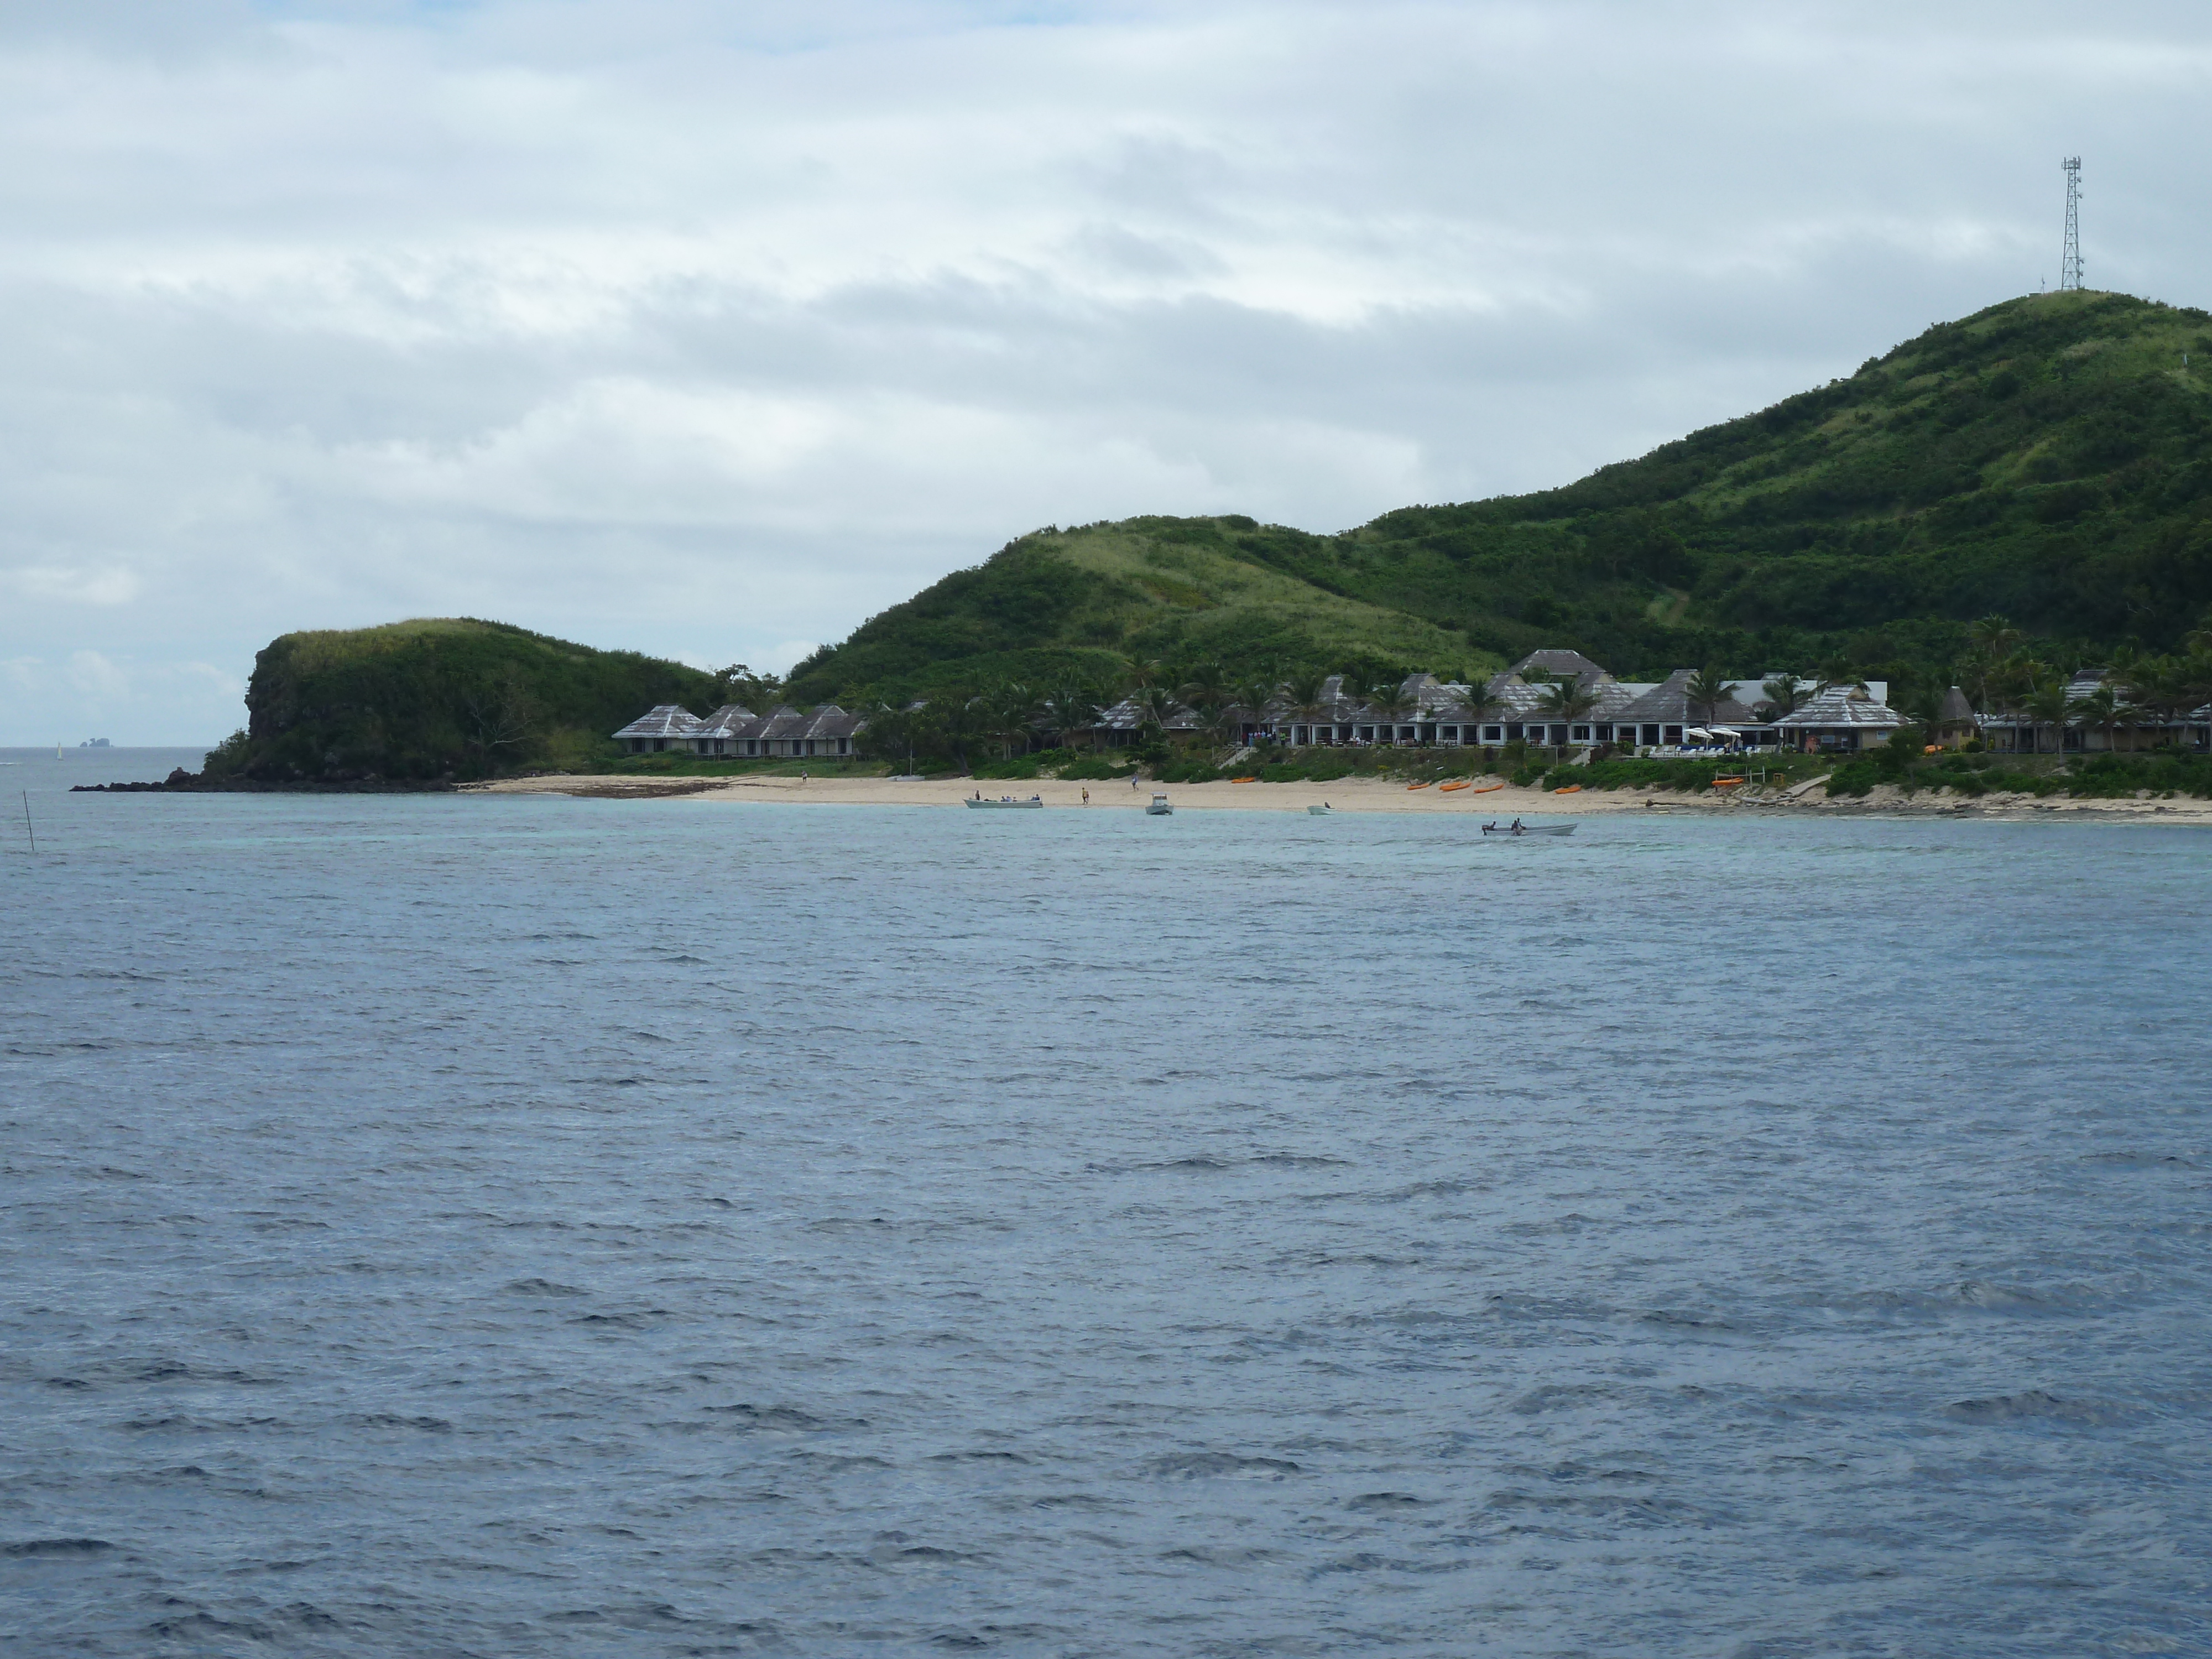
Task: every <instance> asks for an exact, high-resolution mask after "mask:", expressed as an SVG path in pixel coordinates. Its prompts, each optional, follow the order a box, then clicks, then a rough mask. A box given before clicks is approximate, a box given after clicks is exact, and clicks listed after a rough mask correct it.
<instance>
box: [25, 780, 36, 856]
mask: <svg viewBox="0 0 2212 1659" xmlns="http://www.w3.org/2000/svg"><path fill="white" fill-rule="evenodd" d="M23 833H24V834H25V835H27V836H29V837H30V838H31V851H32V852H33V853H34V854H35V853H36V852H37V851H38V850H39V832H38V831H37V830H35V829H32V828H31V792H30V791H29V790H27V789H26V790H25V791H24V792H23Z"/></svg>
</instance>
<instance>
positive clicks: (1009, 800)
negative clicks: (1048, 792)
mask: <svg viewBox="0 0 2212 1659" xmlns="http://www.w3.org/2000/svg"><path fill="white" fill-rule="evenodd" d="M968 805H970V806H984V807H993V808H997V807H1010V806H1034V807H1037V808H1039V809H1040V810H1041V809H1042V807H1043V805H1044V797H1043V796H1042V795H1031V796H1030V798H1029V799H1027V800H1017V799H1015V798H1014V797H1013V796H1012V795H1001V796H1000V797H999V798H998V799H996V800H985V799H983V798H982V797H981V795H970V796H969V798H968Z"/></svg>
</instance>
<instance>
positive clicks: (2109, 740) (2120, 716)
mask: <svg viewBox="0 0 2212 1659" xmlns="http://www.w3.org/2000/svg"><path fill="white" fill-rule="evenodd" d="M2146 712H2148V711H2146V710H2144V709H2142V708H2137V707H2136V705H2135V704H2134V703H2132V702H2129V701H2128V699H2127V697H2126V696H2124V695H2123V694H2122V691H2121V690H2120V687H2119V686H2118V684H2115V683H2114V682H2113V681H2112V680H2104V681H2101V682H2100V683H2099V684H2098V685H2097V687H2096V688H2095V690H2092V691H2091V692H2089V694H2088V695H2087V696H2081V697H2076V698H2075V699H2074V701H2073V702H2069V703H2068V704H2067V705H2066V713H2067V714H2068V716H2069V718H2070V719H2071V720H2074V721H2075V722H2076V723H2077V724H2079V725H2082V726H2095V727H2096V728H2097V730H2098V731H2100V732H2103V733H2104V734H2105V752H2106V754H2111V753H2112V751H2113V750H2115V749H2117V748H2118V743H2117V742H2116V741H2115V739H2116V738H2118V734H2119V729H2120V727H2122V726H2133V725H2136V723H2138V722H2140V721H2141V720H2142V717H2143V715H2144V714H2145V713H2146ZM2134 746H2135V745H2134V743H2133V741H2132V740H2130V744H2129V747H2130V749H2132V748H2133V747H2134Z"/></svg>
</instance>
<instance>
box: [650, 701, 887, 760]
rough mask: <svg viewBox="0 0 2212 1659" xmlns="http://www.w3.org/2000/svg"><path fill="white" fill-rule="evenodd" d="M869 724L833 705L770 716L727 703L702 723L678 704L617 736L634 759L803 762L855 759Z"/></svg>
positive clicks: (783, 709)
mask: <svg viewBox="0 0 2212 1659" xmlns="http://www.w3.org/2000/svg"><path fill="white" fill-rule="evenodd" d="M866 724H867V722H866V720H863V719H862V718H861V717H860V715H858V714H847V713H846V712H845V711H844V710H843V709H842V708H838V707H837V705H836V703H834V702H825V703H821V704H818V705H817V706H816V707H815V708H811V709H809V710H805V711H803V712H802V711H801V710H799V709H796V708H790V707H789V706H787V705H779V706H778V707H776V708H771V709H770V710H769V712H768V713H767V714H754V713H753V712H752V710H750V708H742V707H740V706H739V705H738V704H737V703H733V702H732V703H725V704H724V705H723V706H722V707H721V708H717V709H716V710H715V711H714V713H713V714H709V715H708V717H707V718H706V719H705V720H701V719H700V718H699V717H698V716H697V715H696V714H691V713H690V712H689V711H688V710H686V709H684V708H678V706H677V705H676V704H674V703H663V704H661V705H660V706H659V708H654V709H653V710H652V711H651V712H649V713H647V714H641V715H640V716H639V717H638V718H637V719H636V720H632V721H631V722H630V723H629V725H628V726H624V727H623V729H622V730H621V731H619V732H616V733H615V734H614V738H615V741H616V742H617V743H618V744H621V745H622V746H623V749H624V750H627V751H628V752H629V753H630V754H633V755H658V754H661V753H663V752H665V751H666V750H678V751H679V752H684V753H689V754H694V755H708V756H715V757H722V758H726V759H738V760H747V759H757V758H760V757H766V756H775V757H782V758H786V759H793V760H798V759H805V758H810V757H817V756H819V757H829V756H836V755H850V754H851V753H852V752H853V739H854V738H855V737H856V736H858V735H859V733H860V729H861V728H862V727H863V726H866Z"/></svg>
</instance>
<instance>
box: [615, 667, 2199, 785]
mask: <svg viewBox="0 0 2212 1659" xmlns="http://www.w3.org/2000/svg"><path fill="white" fill-rule="evenodd" d="M1692 677H1693V676H1692V671H1691V670H1689V669H1686V668H1682V669H1677V670H1676V671H1674V673H1672V674H1669V675H1668V677H1667V678H1665V679H1663V680H1659V681H1656V682H1638V681H1629V680H1617V679H1615V678H1613V676H1612V675H1611V674H1610V673H1608V672H1607V671H1605V670H1604V669H1602V668H1601V667H1599V666H1598V665H1597V664H1595V663H1594V662H1592V661H1590V660H1589V658H1587V657H1585V656H1583V655H1582V654H1581V653H1579V652H1575V651H1537V652H1532V653H1529V654H1528V656H1526V657H1523V658H1522V659H1521V660H1520V661H1519V662H1517V663H1516V664H1514V665H1513V666H1512V667H1510V668H1509V669H1507V670H1506V671H1504V672H1503V673H1501V674H1498V675H1494V676H1493V677H1492V678H1491V679H1490V680H1489V681H1488V682H1487V683H1486V684H1485V685H1484V686H1483V688H1482V690H1480V692H1479V693H1478V692H1477V691H1476V690H1474V687H1472V686H1468V685H1462V684H1458V683H1456V682H1454V681H1447V680H1440V679H1438V678H1436V677H1435V676H1434V675H1432V674H1415V675H1413V676H1411V677H1410V678H1407V680H1406V681H1405V682H1404V683H1403V684H1402V685H1401V687H1400V702H1399V705H1398V706H1397V707H1395V708H1389V709H1387V710H1386V709H1383V708H1378V707H1376V704H1375V703H1373V702H1370V700H1368V699H1366V698H1364V697H1360V696H1353V695H1352V694H1350V693H1348V692H1347V691H1346V689H1345V684H1344V677H1343V676H1342V675H1340V674H1333V675H1331V676H1330V677H1329V678H1328V679H1327V680H1325V681H1324V682H1322V687H1321V691H1320V696H1318V698H1317V699H1316V701H1315V702H1313V703H1311V704H1309V705H1304V706H1302V707H1296V708H1293V707H1292V706H1291V705H1290V704H1289V703H1288V702H1281V701H1278V702H1273V703H1270V704H1269V705H1268V706H1267V708H1256V709H1255V708H1239V709H1232V710H1231V711H1230V714H1229V722H1228V724H1229V729H1230V730H1231V731H1233V732H1235V733H1236V735H1237V738H1238V739H1239V741H1240V742H1242V743H1243V744H1247V745H1249V744H1257V743H1279V744H1286V745H1288V746H1290V747H1292V748H1300V749H1303V748H1308V747H1316V746H1317V747H1332V746H1341V747H1368V746H1376V747H1385V748H1389V747H1397V748H1424V749H1426V748H1443V749H1455V748H1470V747H1485V748H1492V747H1502V746H1503V745H1504V744H1510V743H1526V744H1532V745H1535V746H1539V747H1542V748H1552V749H1565V748H1576V747H1595V746H1597V745H1598V744H1614V745H1616V746H1618V747H1620V748H1623V749H1640V750H1662V751H1663V750H1672V749H1681V748H1700V747H1707V746H1712V745H1718V746H1723V747H1727V748H1731V749H1733V748H1746V749H1791V750H1807V751H1827V752H1834V753H1850V752H1855V751H1857V750H1862V749H1868V748H1872V747H1874V746H1875V745H1877V744H1882V743H1886V742H1887V741H1888V740H1889V737H1890V734H1891V733H1892V732H1895V731H1897V730H1898V729H1899V727H1901V726H1906V725H1908V724H1910V722H1909V721H1908V720H1907V719H1906V718H1905V716H1904V715H1903V714H1899V713H1898V712H1897V711H1896V710H1895V709H1893V708H1890V707H1889V704H1888V702H1887V696H1888V690H1889V688H1888V685H1887V683H1886V682H1884V681H1881V680H1869V681H1864V682H1862V683H1861V684H1857V685H1832V686H1828V687H1826V688H1825V689H1822V690H1817V691H1814V695H1813V696H1812V697H1811V698H1810V699H1809V700H1808V702H1805V703H1804V704H1803V705H1802V707H1800V708H1796V709H1795V710H1793V711H1791V712H1790V713H1789V714H1776V713H1775V712H1774V704H1773V703H1772V702H1771V700H1770V699H1768V698H1767V697H1766V696H1765V681H1766V680H1771V679H1779V678H1783V677H1782V676H1781V675H1778V674H1770V675H1766V676H1764V677H1762V678H1761V679H1759V680H1757V681H1742V682H1738V683H1735V684H1731V685H1730V686H1729V693H1728V695H1727V696H1725V697H1723V698H1722V699H1721V700H1720V701H1719V702H1717V703H1711V704H1707V703H1704V702H1692V699H1691V696H1690V682H1691V680H1692ZM1567 678H1572V679H1573V680H1574V682H1575V683H1576V684H1577V685H1578V686H1579V687H1580V688H1581V690H1582V691H1583V696H1584V697H1585V698H1586V699H1587V702H1588V707H1587V708H1585V709H1584V710H1583V712H1581V713H1580V714H1574V715H1572V716H1571V717H1569V718H1566V719H1561V718H1560V717H1559V714H1557V713H1556V712H1555V711H1554V710H1553V708H1549V707H1547V704H1548V703H1550V702H1551V701H1552V698H1553V693H1552V685H1553V683H1555V682H1557V681H1560V680H1565V679H1567ZM2105 678H2106V676H2105V672H2104V671H2102V670H2097V669H2088V670H2084V671H2082V672H2081V673H2079V674H2077V675H2075V678H2074V682H2073V684H2071V685H2070V686H2069V688H2068V693H2067V695H2068V698H2069V701H2077V700H2080V699H2081V698H2085V697H2087V696H2090V695H2091V694H2092V693H2093V692H2094V691H2095V690H2096V689H2097V687H2098V686H2099V685H2100V684H2101V683H2102V682H2103V681H2104V679H2105ZM1796 685H1797V687H1798V688H1799V690H1813V684H1812V683H1811V682H1809V681H1805V680H1799V681H1796ZM1151 718H1152V717H1151V716H1150V715H1149V714H1147V712H1146V710H1145V709H1144V708H1142V707H1141V706H1140V705H1139V703H1138V702H1137V701H1136V699H1134V698H1128V699H1126V700H1124V701H1123V702H1118V703H1116V704H1115V705H1114V706H1113V707H1112V708H1108V709H1104V710H1102V711H1101V712H1100V714H1099V716H1098V718H1097V720H1096V721H1095V722H1094V723H1092V724H1091V726H1086V727H1084V728H1082V729H1080V730H1079V731H1076V732H1057V731H1049V730H1046V729H1043V728H1042V727H1040V729H1039V730H1038V732H1037V733H1036V738H1035V742H1036V745H1037V746H1038V747H1040V748H1042V747H1049V746H1051V745H1053V744H1062V743H1066V742H1068V741H1069V740H1070V739H1075V740H1079V741H1085V742H1088V743H1090V744H1093V745H1096V746H1099V747H1103V748H1121V747H1127V746H1129V745H1132V744H1136V743H1138V742H1139V741H1141V740H1142V738H1143V735H1144V732H1145V731H1146V728H1147V726H1148V725H1149V723H1150V720H1151ZM866 724H867V722H866V719H865V718H864V717H862V716H860V715H857V714H847V713H846V712H845V711H844V710H843V709H842V708H838V707H837V706H836V704H835V703H823V704H821V705H819V706H817V707H816V708H812V709H809V710H804V711H802V710H799V709H796V708H788V707H780V708H775V709H772V710H771V711H769V713H768V714H754V713H753V712H752V711H751V710H750V709H748V708H740V707H739V706H738V705H737V704H735V703H732V704H729V705H727V706H726V707H724V708H718V709H716V710H715V711H714V713H713V714H709V715H708V717H707V718H706V719H704V720H701V719H699V718H698V717H697V716H696V715H695V714H691V713H690V711H688V710H686V709H684V708H679V707H678V706H677V705H676V704H674V703H664V704H663V705H661V706H660V707H659V708H655V709H653V711H652V712H651V713H650V714H646V715H644V716H643V717H641V718H640V719H638V720H633V721H631V722H630V723H629V725H628V726H624V727H623V729H622V730H621V731H619V732H616V733H615V738H616V741H617V742H618V743H620V744H622V745H623V748H624V749H626V750H628V751H629V752H630V753H631V754H634V755H641V754H659V753H661V752H664V751H666V750H676V751H678V752H680V753H689V754H696V755H704V756H708V757H726V758H736V759H754V758H761V757H777V758H784V759H805V758H811V757H836V756H841V755H850V754H852V753H853V752H854V738H856V737H857V736H858V735H859V734H860V732H861V731H862V730H864V729H865V727H866ZM1164 724H1165V728H1166V730H1167V732H1169V734H1170V735H1171V736H1194V735H1196V734H1197V733H1199V732H1200V731H1201V730H1204V729H1206V722H1205V721H1203V720H1200V716H1199V715H1198V714H1196V713H1195V712H1194V711H1193V710H1190V709H1188V708H1185V709H1180V710H1178V711H1177V712H1176V713H1174V714H1170V716H1169V717H1168V719H1167V720H1166V721H1165V723H1164ZM2121 729H2122V730H2124V731H2125V732H2126V734H2127V741H2128V742H2129V743H2130V744H2134V745H2137V746H2150V745H2152V744H2160V743H2176V742H2178V743H2181V744H2185V745H2190V746H2194V747H2198V748H2204V747H2212V708H2200V709H2198V710H2197V711H2196V712H2195V713H2193V714H2188V715H2185V716H2179V717H2177V718H2175V719H2172V720H2164V721H2158V720H2143V721H2141V722H2130V724H2129V725H2128V726H2125V727H2124V728H2121ZM1930 735H1931V736H1932V737H1933V738H1935V739H1936V741H1939V742H1946V743H1958V742H1962V741H1964V740H1965V739H1966V738H1971V737H1973V736H1976V735H1979V736H1981V737H1983V738H1985V739H1986V740H1988V741H1989V742H1990V745H1991V746H1992V747H1993V748H1996V749H1999V750H2019V751H2021V752H2026V751H2029V750H2033V749H2035V748H2036V747H2037V746H2038V745H2039V740H2040V732H2039V729H2038V728H2037V726H2035V725H2034V724H2033V722H2031V721H2029V720H2027V718H2026V717H2025V716H2019V715H2008V714H1994V715H1978V714H1975V712H1974V710H1973V708H1972V705H1971V704H1970V703H1969V702H1967V700H1966V694H1965V693H1964V692H1963V691H1961V690H1960V689H1959V688H1958V687H1956V686H1954V687H1952V688H1951V690H1949V691H1948V692H1947V693H1946V694H1945V695H1944V697H1943V702H1942V708H1941V709H1940V711H1939V712H1938V714H1937V718H1936V729H1935V731H1934V732H1932V733H1931V734H1930ZM2117 736H2118V733H2117V732H2100V731H2099V730H2098V729H2097V728H2095V727H2093V726H2084V725H2081V724H2079V723H2076V724H2074V725H2070V726H2065V727H2063V728H2062V729H2061V732H2060V734H2059V737H2058V738H2057V742H2058V743H2059V744H2060V745H2061V746H2062V747H2063V748H2064V749H2066V750H2083V749H2089V750H2097V749H2102V748H2104V747H2106V744H2108V743H2110V744H2112V745H2113V746H2115V747H2117V746H2118V742H2117V741H2116V738H2117Z"/></svg>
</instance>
